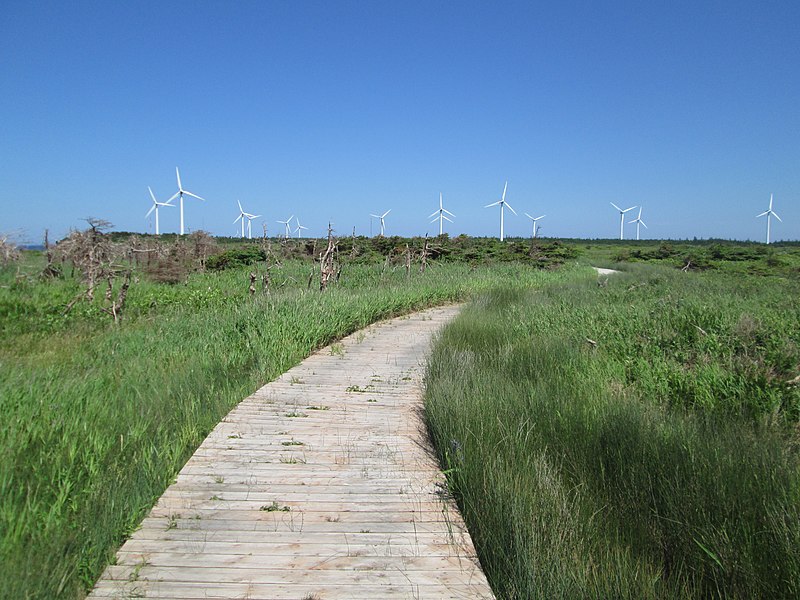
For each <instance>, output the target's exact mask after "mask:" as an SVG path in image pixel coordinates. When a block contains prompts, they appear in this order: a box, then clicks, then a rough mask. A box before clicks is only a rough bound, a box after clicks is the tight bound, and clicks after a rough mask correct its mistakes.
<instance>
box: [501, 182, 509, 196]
mask: <svg viewBox="0 0 800 600" xmlns="http://www.w3.org/2000/svg"><path fill="white" fill-rule="evenodd" d="M507 189H508V181H507V180H506V184H505V185H504V186H503V198H502V199H503V201H505V199H506V190H507Z"/></svg>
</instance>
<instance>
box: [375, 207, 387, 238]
mask: <svg viewBox="0 0 800 600" xmlns="http://www.w3.org/2000/svg"><path fill="white" fill-rule="evenodd" d="M390 212H392V209H391V208H390V209H389V210H387V211H386V212H385V213H383V214H382V215H373V214H372V213H370V215H369V216H370V217H375V218H376V219H380V220H381V237H383V231H384V226H385V223H384V222H383V219H384V218H385V217H386V215H388V214H389V213H390Z"/></svg>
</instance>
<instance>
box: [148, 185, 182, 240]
mask: <svg viewBox="0 0 800 600" xmlns="http://www.w3.org/2000/svg"><path fill="white" fill-rule="evenodd" d="M147 190H148V191H149V192H150V197H151V198H152V199H153V206H151V207H150V210H148V211H147V214H146V215H145V216H144V218H145V219H146V218H147V217H149V216H150V213H151V212H153V211H156V235H158V207H159V206H175V205H174V204H170V203H169V201H167V202H159V201H158V200H156V197H155V196H154V195H153V190H151V189H150V186H149V185H148V186H147Z"/></svg>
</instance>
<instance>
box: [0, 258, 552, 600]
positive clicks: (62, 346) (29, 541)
mask: <svg viewBox="0 0 800 600" xmlns="http://www.w3.org/2000/svg"><path fill="white" fill-rule="evenodd" d="M140 247H141V246H140ZM112 250H114V249H113V248H112ZM170 256H172V257H177V258H175V261H176V264H181V265H183V267H185V268H186V269H188V265H190V264H193V265H196V264H197V263H196V262H194V263H192V262H191V261H190V260H189V258H191V257H189V258H187V253H186V252H184V251H182V250H181V249H180V247H173V248H171V249H169V250H168V252H167V253H166V254H165V257H166V258H165V260H173V259H172V258H170ZM153 262H155V259H154V260H153ZM148 263H150V265H152V263H151V262H150V261H149V259H148V260H147V261H145V260H142V264H140V268H139V269H138V270H136V269H134V276H133V277H132V283H131V287H130V290H129V292H128V295H127V302H126V304H125V307H124V311H123V312H122V319H121V321H120V322H119V323H117V324H114V321H113V320H112V319H111V316H110V315H109V314H108V313H106V312H103V311H102V310H101V307H104V306H106V305H107V304H108V302H107V301H106V300H105V298H104V295H105V286H104V285H103V286H101V285H98V287H97V290H96V294H95V298H94V300H93V301H92V302H87V301H85V300H81V301H79V302H78V303H76V304H75V305H74V307H73V308H72V310H71V311H69V312H68V314H65V307H66V306H67V305H68V304H69V303H70V302H71V301H72V300H73V299H75V298H76V297H78V296H81V295H82V294H83V291H84V290H85V288H86V284H85V283H84V282H82V281H81V280H80V278H79V272H78V270H76V271H75V275H74V277H73V276H71V273H72V268H71V264H70V263H69V262H66V263H64V264H59V269H60V271H61V272H62V273H63V276H62V277H52V278H46V279H42V278H40V277H39V273H41V272H42V269H43V266H44V260H43V256H42V255H39V254H35V255H34V254H31V253H27V254H26V256H25V257H24V258H23V263H21V264H20V271H19V272H17V270H16V268H14V266H9V267H7V268H5V269H3V270H2V271H0V413H1V414H3V416H4V419H3V425H2V426H0V498H2V502H0V581H2V582H3V590H2V592H0V596H2V597H7V598H15V599H16V598H46V599H51V598H76V597H80V596H81V595H82V593H83V590H85V589H87V588H88V587H89V586H91V584H92V583H93V582H94V580H95V579H96V577H97V576H98V575H99V574H100V573H101V571H102V569H103V568H104V567H105V565H106V564H107V563H108V561H109V560H111V559H112V558H113V556H114V551H115V549H116V547H118V546H119V544H120V543H121V542H122V541H123V540H124V539H125V537H126V536H127V535H128V534H130V532H131V531H133V529H134V528H135V527H136V526H137V524H138V523H139V521H140V520H141V518H142V517H143V516H144V515H145V514H146V512H147V511H148V510H149V509H150V507H151V506H152V505H153V503H154V501H155V500H156V499H157V498H158V497H159V495H160V494H161V493H162V492H163V490H164V489H165V488H166V487H167V485H169V483H170V482H171V481H172V479H173V477H174V476H175V474H176V473H177V471H178V470H179V469H180V467H181V466H182V465H183V463H184V462H185V461H186V459H187V458H188V457H189V456H191V454H192V452H193V451H194V449H195V448H196V447H197V446H198V445H199V443H200V442H201V441H202V440H203V439H204V438H205V437H206V435H207V434H208V433H209V431H210V430H211V429H212V428H213V427H214V426H215V425H216V424H217V423H218V422H219V421H220V419H221V418H222V417H223V416H224V415H225V414H226V413H227V412H228V411H229V410H230V409H231V408H232V407H233V406H235V405H236V403H237V402H239V401H240V400H241V399H242V398H244V397H246V396H248V395H249V394H250V393H252V392H253V391H255V390H256V389H257V388H258V387H260V386H261V385H263V384H264V383H266V382H267V381H270V380H272V379H274V378H275V377H276V376H278V375H279V374H280V373H282V372H284V371H286V370H287V369H288V368H289V367H291V366H292V365H294V364H296V363H297V362H299V361H300V360H301V359H303V358H304V357H305V356H307V355H308V354H310V353H311V352H312V351H313V350H315V349H316V348H319V347H321V346H324V345H326V344H328V343H330V342H332V341H333V340H336V339H337V338H340V337H343V336H345V335H347V334H349V333H352V332H353V331H355V330H358V329H360V328H362V327H364V326H366V325H368V324H370V323H372V322H374V321H376V320H379V319H383V318H388V317H391V316H395V315H398V314H403V313H407V312H410V311H413V310H417V309H421V308H424V307H427V306H431V305H436V304H442V303H447V302H452V301H456V300H462V299H464V298H465V297H466V295H467V294H469V293H470V292H471V291H473V290H480V289H485V288H487V287H489V286H492V285H498V284H499V283H501V282H502V281H503V280H504V279H513V280H515V281H517V282H518V283H519V285H524V284H525V282H526V281H528V282H530V281H532V280H534V279H535V278H537V277H538V276H539V275H538V273H539V271H537V270H534V269H529V268H520V267H519V266H518V265H516V266H515V265H508V266H503V267H498V268H488V267H478V268H471V267H469V266H468V265H463V264H461V265H459V264H454V265H448V266H441V267H436V266H433V267H431V268H429V269H428V271H427V272H426V273H422V274H421V273H419V272H418V270H417V269H416V268H415V269H414V270H413V271H412V272H411V273H410V274H407V273H406V271H405V269H402V268H393V267H392V266H391V265H389V266H386V265H385V264H384V263H383V262H381V263H379V264H373V265H369V264H346V265H345V270H344V272H343V274H342V276H341V278H340V279H339V281H338V282H337V283H336V284H335V285H332V286H331V287H330V288H329V289H328V290H327V291H326V292H324V293H321V292H319V291H318V288H317V286H316V285H311V286H310V285H309V275H311V274H312V273H313V274H314V277H318V276H319V267H318V266H312V265H311V263H310V262H300V261H296V260H291V259H288V260H284V261H283V262H282V263H281V264H280V265H275V264H273V265H271V268H270V275H271V282H272V283H271V288H270V289H271V293H269V294H266V293H263V292H262V290H261V285H259V286H258V288H259V289H258V290H257V291H256V293H254V294H253V295H251V294H250V293H249V292H248V283H249V276H248V273H249V271H250V270H251V269H254V268H255V267H254V266H245V267H240V268H230V269H226V270H223V271H220V272H206V273H203V272H194V273H188V272H187V273H184V274H183V277H184V278H186V281H185V282H184V283H179V284H164V283H154V282H152V281H151V280H150V278H149V276H148V272H149V271H148ZM130 266H131V265H129V264H127V263H125V262H122V263H121V267H122V268H123V269H126V268H129V267H130ZM194 268H196V267H194ZM312 269H313V270H312ZM258 270H260V272H262V273H263V271H264V265H263V264H261V265H258ZM409 275H410V276H409ZM119 279H120V277H117V278H116V279H115V281H114V284H113V289H112V292H111V295H112V297H117V296H118V293H119V288H120V281H119ZM103 283H104V282H103ZM301 414H303V413H298V415H301Z"/></svg>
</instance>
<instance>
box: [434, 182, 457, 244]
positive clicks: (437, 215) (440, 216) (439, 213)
mask: <svg viewBox="0 0 800 600" xmlns="http://www.w3.org/2000/svg"><path fill="white" fill-rule="evenodd" d="M445 213H447V215H450V216H451V217H455V215H454V214H453V213H451V212H450V211H449V210H447V209H446V208H444V207H443V206H442V192H439V210H436V211H434V212H432V213H431V214H430V215H429V216H428V218H429V219H430V218H431V217H434V219H433V221H431V223H435V222H436V221H439V235H442V233H444V222H445V221H450V222H451V223H452V222H453V220H452V219H448V218H447V215H446V214H445Z"/></svg>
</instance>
